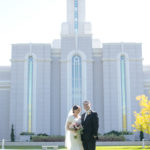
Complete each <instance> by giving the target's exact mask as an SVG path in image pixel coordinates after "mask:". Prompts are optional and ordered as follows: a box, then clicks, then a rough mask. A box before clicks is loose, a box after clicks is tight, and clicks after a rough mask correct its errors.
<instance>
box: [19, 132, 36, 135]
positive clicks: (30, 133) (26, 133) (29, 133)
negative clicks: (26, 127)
mask: <svg viewBox="0 0 150 150" xmlns="http://www.w3.org/2000/svg"><path fill="white" fill-rule="evenodd" d="M20 135H34V133H32V132H21V133H20Z"/></svg>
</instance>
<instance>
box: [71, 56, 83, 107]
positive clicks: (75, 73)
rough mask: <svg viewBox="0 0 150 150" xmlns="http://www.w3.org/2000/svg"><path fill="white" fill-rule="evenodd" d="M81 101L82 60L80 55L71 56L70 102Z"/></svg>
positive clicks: (79, 103) (77, 102)
mask: <svg viewBox="0 0 150 150" xmlns="http://www.w3.org/2000/svg"><path fill="white" fill-rule="evenodd" d="M81 101H82V62H81V57H80V56H73V57H72V104H73V105H75V104H78V105H81Z"/></svg>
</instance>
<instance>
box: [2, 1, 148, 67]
mask: <svg viewBox="0 0 150 150" xmlns="http://www.w3.org/2000/svg"><path fill="white" fill-rule="evenodd" d="M149 18H150V9H149V0H86V21H90V22H91V23H92V33H93V38H98V39H100V40H101V42H103V43H106V42H140V43H143V58H144V64H150V59H149V57H150V20H149ZM65 21H66V0H0V65H10V61H9V60H10V58H11V44H14V43H29V42H32V43H34V42H35V43H51V42H52V41H53V39H57V38H60V31H61V23H62V22H65Z"/></svg>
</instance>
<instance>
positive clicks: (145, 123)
mask: <svg viewBox="0 0 150 150" xmlns="http://www.w3.org/2000/svg"><path fill="white" fill-rule="evenodd" d="M136 100H138V101H139V105H140V107H141V111H140V112H139V113H137V112H134V115H135V122H134V124H133V125H132V127H133V128H134V132H136V131H142V132H144V133H147V134H150V100H148V97H146V96H145V95H141V96H137V97H136Z"/></svg>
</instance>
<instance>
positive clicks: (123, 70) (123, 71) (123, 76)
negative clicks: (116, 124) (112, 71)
mask: <svg viewBox="0 0 150 150" xmlns="http://www.w3.org/2000/svg"><path fill="white" fill-rule="evenodd" d="M125 61H126V60H125V56H121V58H120V67H121V68H120V70H121V100H122V118H123V120H122V121H123V122H122V123H123V130H124V131H126V130H127V99H126V98H127V97H126V62H125Z"/></svg>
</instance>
